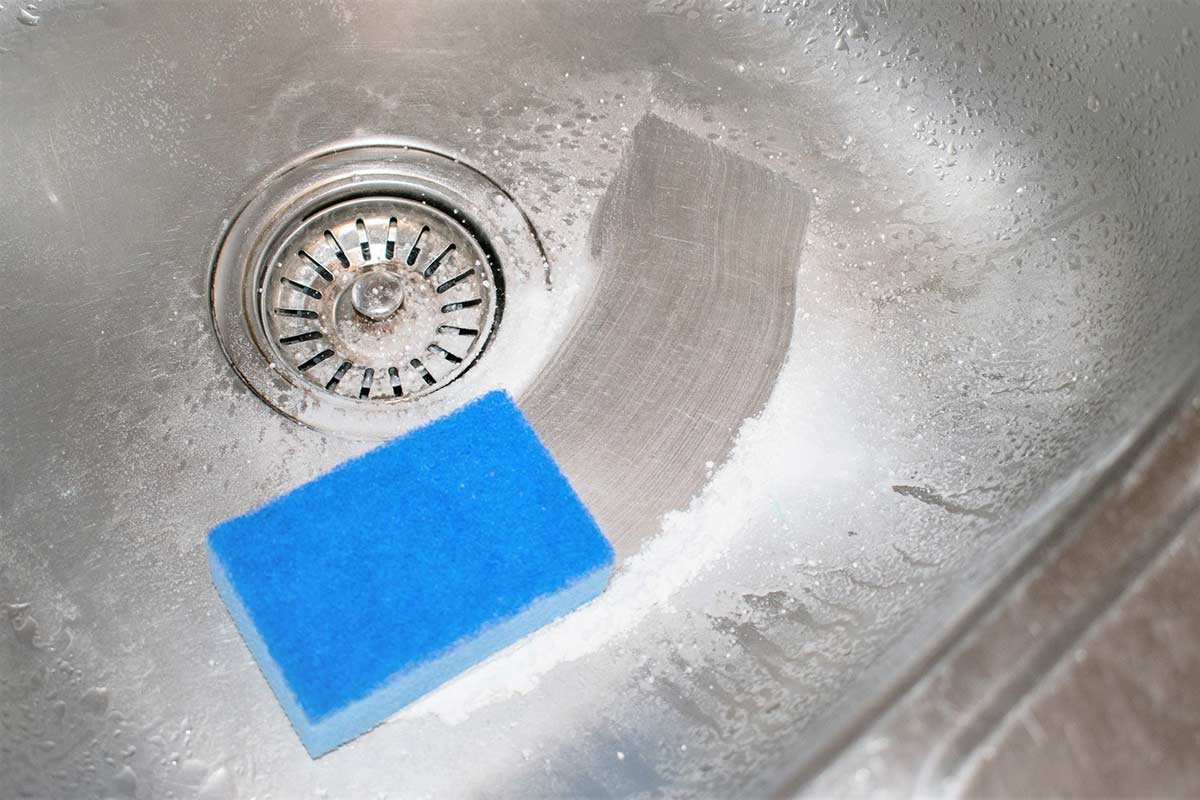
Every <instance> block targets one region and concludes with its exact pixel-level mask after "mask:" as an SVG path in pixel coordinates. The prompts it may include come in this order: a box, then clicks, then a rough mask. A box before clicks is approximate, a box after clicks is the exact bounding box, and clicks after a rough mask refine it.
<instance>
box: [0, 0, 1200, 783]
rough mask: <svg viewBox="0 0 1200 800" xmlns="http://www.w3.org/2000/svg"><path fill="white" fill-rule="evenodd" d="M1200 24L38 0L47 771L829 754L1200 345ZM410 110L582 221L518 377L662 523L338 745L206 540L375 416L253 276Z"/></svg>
mask: <svg viewBox="0 0 1200 800" xmlns="http://www.w3.org/2000/svg"><path fill="white" fill-rule="evenodd" d="M1197 30H1200V19H1197V12H1196V9H1195V8H1194V7H1190V6H1179V5H1166V4H1158V3H1145V4H1127V3H1107V2H1098V3H1079V4H1065V5H1061V6H1060V5H1055V6H1053V7H1050V6H1048V5H1047V4H1045V3H1042V2H1005V3H988V4H980V5H975V4H961V3H955V2H940V1H937V0H924V1H923V2H916V3H905V4H897V3H888V2H876V1H875V0H861V1H858V0H854V1H851V0H812V2H808V3H774V2H768V3H756V4H748V3H740V2H736V1H735V2H725V1H724V0H722V2H715V3H706V2H700V1H697V2H685V3H675V2H602V3H586V4H584V3H580V4H562V3H550V2H545V3H543V2H533V3H512V4H508V3H500V4H491V3H478V2H474V0H439V1H438V2H432V1H431V0H430V1H429V2H411V3H392V2H371V1H370V0H363V2H341V1H339V0H315V1H314V2H301V3H296V4H287V5H286V6H283V5H276V4H245V3H234V2H224V1H223V0H222V2H215V3H203V4H192V5H189V6H188V7H187V9H186V12H185V11H184V9H183V7H181V6H179V5H177V4H173V3H154V2H136V0H122V1H121V2H112V3H92V2H55V0H44V1H43V2H40V3H37V4H36V11H31V10H29V9H28V8H27V7H26V4H20V7H18V5H17V4H5V8H3V9H0V278H2V279H3V292H2V293H0V368H2V369H0V410H2V414H0V454H2V457H0V759H2V760H3V763H4V768H3V769H0V796H4V797H8V796H20V795H21V793H24V794H27V795H31V796H35V797H36V796H47V795H59V796H62V795H65V796H79V795H84V796H89V795H112V796H117V797H196V796H201V797H204V798H206V800H213V799H214V798H228V797H237V796H244V797H251V796H256V797H288V798H290V797H304V796H312V795H316V796H322V795H324V796H328V797H374V796H383V797H411V796H422V795H434V796H446V795H454V796H481V797H490V796H513V795H518V796H523V797H538V796H547V797H561V796H568V795H589V796H624V795H631V794H639V793H640V794H654V793H662V794H670V795H675V796H678V795H710V796H711V795H741V796H747V795H759V794H766V793H769V792H770V791H772V790H773V789H774V788H775V787H777V786H779V785H781V782H784V783H785V784H786V781H787V779H788V778H789V777H790V776H791V774H792V771H793V770H794V769H795V768H796V767H797V765H798V764H799V763H800V762H801V755H800V754H803V753H812V752H815V751H818V750H820V749H821V747H822V746H824V745H827V744H830V743H833V742H836V741H839V740H838V738H837V737H838V735H839V734H840V733H841V732H843V731H845V730H847V728H845V727H844V725H843V723H844V722H845V721H846V720H848V719H857V718H858V715H859V712H860V711H861V709H863V708H864V707H866V706H870V705H871V704H873V703H876V704H877V703H878V702H879V701H880V700H881V698H889V697H892V696H893V692H894V690H895V688H896V683H895V682H896V680H897V676H898V675H900V674H902V673H903V670H904V668H905V667H906V666H907V665H910V664H912V663H914V658H915V656H916V655H917V654H919V653H923V652H926V650H927V648H928V646H929V645H930V644H931V643H938V642H941V641H942V639H943V637H945V636H946V632H947V630H949V629H950V628H951V627H952V622H953V621H954V620H955V619H957V618H958V617H959V615H960V614H961V613H962V611H963V610H964V609H966V608H968V607H970V604H971V603H972V601H974V600H975V599H977V595H978V592H980V591H982V589H983V587H985V586H988V585H989V580H990V579H992V578H993V577H995V576H996V575H998V574H1002V572H1003V569H1004V567H1005V566H1007V565H1011V564H1012V563H1013V562H1014V561H1015V560H1016V557H1017V555H1018V554H1021V553H1027V552H1030V551H1031V550H1035V549H1036V545H1037V543H1038V541H1040V537H1043V536H1045V535H1047V530H1048V527H1047V526H1046V525H1039V524H1035V523H1037V522H1038V521H1039V520H1042V519H1043V517H1044V516H1045V514H1046V513H1047V510H1048V509H1054V508H1058V507H1059V506H1060V504H1061V501H1062V499H1063V497H1068V496H1075V494H1077V493H1079V492H1081V491H1082V489H1081V487H1086V486H1087V485H1089V482H1090V481H1093V480H1094V479H1095V478H1096V477H1097V475H1098V474H1099V468H1098V467H1097V465H1098V464H1100V463H1102V462H1103V459H1104V457H1106V456H1108V455H1109V454H1111V453H1112V452H1114V449H1115V448H1117V447H1118V446H1120V445H1121V444H1122V443H1127V441H1128V439H1129V437H1130V435H1131V431H1134V430H1137V429H1139V426H1141V425H1143V424H1144V423H1145V422H1146V420H1147V418H1148V416H1149V415H1150V414H1151V413H1152V412H1153V410H1154V409H1155V408H1157V407H1158V404H1159V401H1160V400H1161V398H1162V397H1163V396H1164V394H1165V393H1166V392H1167V391H1168V390H1169V389H1171V388H1172V387H1174V386H1175V385H1176V384H1177V383H1178V381H1179V380H1180V379H1181V376H1184V375H1186V374H1188V373H1189V372H1190V371H1191V370H1192V369H1194V368H1195V367H1196V365H1197V361H1198V359H1200V351H1197V349H1196V347H1195V341H1196V335H1195V332H1196V330H1197V322H1198V321H1200V270H1197V262H1196V255H1195V254H1196V253H1197V252H1200V230H1198V229H1197V228H1196V226H1195V224H1194V222H1195V220H1196V219H1197V218H1198V216H1200V199H1198V198H1200V158H1198V157H1197V153H1196V148H1197V140H1196V135H1195V131H1196V130H1197V129H1200V91H1198V87H1197V76H1198V75H1200V45H1198V44H1197V43H1196V41H1195V37H1196V33H1195V32H1196V31H1197ZM394 137H402V138H405V139H411V140H414V141H421V142H427V143H436V144H437V145H438V147H439V149H441V150H444V151H445V152H449V153H454V154H457V155H459V156H461V157H462V159H463V161H464V163H466V164H469V165H471V166H472V167H474V168H477V169H479V170H481V171H482V172H483V173H485V174H486V175H488V176H489V177H490V178H492V179H494V180H495V181H496V183H497V184H498V185H499V186H501V187H503V189H504V190H505V191H506V192H508V193H509V194H508V195H504V194H501V195H500V199H499V200H498V201H496V202H497V203H499V204H500V206H504V207H508V206H507V205H506V204H509V203H511V204H512V206H513V207H519V209H520V210H521V211H523V212H524V213H525V214H527V215H528V221H529V223H531V224H532V227H533V229H535V230H536V231H537V234H538V236H539V237H540V244H541V245H542V247H543V248H544V252H545V255H546V261H547V262H548V263H542V262H541V261H540V257H539V258H529V259H520V261H521V262H522V263H520V264H517V265H515V268H516V269H517V270H518V273H519V274H523V275H525V276H526V278H528V282H527V283H526V284H525V285H527V286H531V287H532V286H536V287H538V288H537V291H536V293H533V292H531V293H530V295H529V296H528V300H529V302H523V303H522V305H521V306H520V307H521V309H522V311H521V314H519V315H517V314H513V315H507V309H506V316H505V319H504V322H503V327H502V331H503V337H502V338H503V339H504V341H503V342H500V341H499V339H498V340H497V346H498V347H499V346H500V345H501V344H503V347H504V351H503V352H501V351H499V350H497V351H495V352H491V351H489V353H488V354H487V357H486V358H485V359H481V360H480V361H479V362H478V363H477V366H476V367H474V368H473V369H472V373H471V376H472V377H473V379H474V378H475V377H480V378H481V382H480V383H479V388H482V387H483V386H484V385H485V384H486V385H504V386H506V387H508V388H509V389H510V390H511V391H512V392H513V393H514V395H515V396H516V397H517V398H518V401H519V402H520V403H521V404H522V406H523V408H525V410H526V411H527V412H528V413H529V415H530V417H531V418H532V419H533V420H534V423H535V425H537V427H538V429H539V431H540V432H541V433H542V435H543V436H544V437H545V439H546V441H547V444H548V445H549V446H550V448H551V449H552V450H553V452H554V455H555V457H556V459H558V460H559V461H560V462H561V463H562V465H563V468H564V470H565V471H566V473H567V474H568V476H569V477H570V478H571V479H572V480H573V481H575V482H576V484H577V486H578V487H579V490H580V493H581V494H582V495H583V496H584V498H585V500H586V501H587V502H588V503H589V504H590V505H591V506H592V507H593V508H594V509H595V510H596V513H597V516H598V517H599V518H600V521H601V524H602V526H603V527H604V528H605V529H606V530H609V531H610V532H611V533H610V535H612V536H613V537H614V538H615V539H616V544H617V547H618V549H619V551H620V553H621V556H622V566H621V570H620V571H619V572H618V574H617V575H616V576H615V578H614V580H613V583H612V585H611V586H610V588H609V590H608V591H607V592H606V593H605V595H603V596H602V597H601V598H599V599H598V600H597V601H596V602H595V603H594V604H592V605H591V606H589V607H588V608H585V609H583V610H581V611H580V612H579V613H578V614H577V615H573V616H572V617H571V618H570V619H568V620H564V621H563V622H562V623H561V624H559V625H556V626H554V627H553V628H551V629H549V630H546V631H542V632H540V633H539V634H538V635H537V636H535V637H533V638H532V639H531V640H530V641H528V642H526V643H524V644H523V645H521V646H519V647H516V648H514V649H513V650H512V651H510V652H507V653H505V654H502V655H501V657H499V658H497V659H496V660H494V661H492V662H489V663H488V664H485V665H482V666H481V667H480V668H479V669H478V670H476V671H473V672H472V673H471V674H468V675H466V676H463V678H462V679H460V680H458V681H456V682H455V683H454V684H452V685H450V686H447V687H445V689H443V690H441V691H439V692H435V693H434V694H433V695H431V696H430V697H429V698H427V699H426V700H424V701H422V702H421V703H419V704H418V706H416V707H414V708H412V709H409V710H408V711H405V712H403V713H401V714H399V715H397V716H396V717H395V718H393V719H392V720H390V721H389V722H388V723H387V724H385V725H383V726H382V727H380V728H378V729H377V730H375V731H374V732H372V733H371V734H370V735H369V736H364V737H362V738H361V739H359V740H356V741H355V742H353V743H351V744H350V745H348V746H346V747H344V748H341V749H339V750H338V751H335V752H334V753H331V754H330V755H328V756H326V757H325V758H322V759H320V760H317V761H312V760H310V759H309V758H308V757H307V756H306V755H305V754H304V752H303V749H302V748H301V747H300V745H299V743H298V742H297V741H296V739H295V736H294V734H293V733H292V731H291V730H290V728H289V727H288V725H287V721H286V719H285V717H284V715H283V714H282V713H281V711H280V710H279V708H278V705H277V704H276V703H275V701H274V698H273V697H272V695H271V693H270V691H269V689H268V688H267V686H266V684H265V682H264V681H263V680H262V678H261V676H260V674H259V673H258V670H257V668H256V667H255V665H254V663H253V661H252V660H251V658H250V656H249V654H248V652H247V651H246V648H245V646H244V645H243V643H242V642H241V640H240V639H239V638H238V636H237V634H236V631H235V630H234V628H233V625H232V623H231V621H230V620H229V618H228V615H227V614H226V613H225V611H224V609H223V607H222V606H221V604H220V602H219V600H218V599H217V598H216V595H215V592H214V591H213V589H212V586H211V583H210V581H209V575H208V568H207V565H206V564H205V560H204V551H203V541H204V534H205V532H206V531H207V530H208V529H209V528H210V527H211V526H213V525H214V524H216V523H218V522H220V521H222V520H224V519H227V518H229V517H232V516H234V515H236V514H239V513H242V512H244V511H246V510H248V509H250V508H252V507H254V506H256V505H258V504H260V503H262V502H263V501H265V500H266V499H268V498H270V497H272V496H274V495H276V494H278V493H280V492H283V491H286V490H288V489H290V488H293V487H295V486H296V485H298V484H300V483H302V482H304V481H306V480H308V479H310V478H312V477H314V476H316V475H319V474H321V473H323V472H325V471H327V470H328V469H330V468H332V467H333V466H334V465H336V464H337V463H339V462H341V461H343V460H345V459H346V458H348V457H351V456H353V455H355V454H357V453H360V452H362V451H363V450H364V449H365V448H366V447H368V446H369V445H368V443H366V442H364V441H361V440H356V439H351V438H345V437H342V436H338V435H332V434H329V433H322V432H320V431H317V430H314V429H311V428H306V427H303V426H300V425H297V424H296V423H294V422H292V421H291V420H289V419H287V418H285V417H284V416H282V415H280V414H278V413H276V412H274V411H272V410H271V409H270V408H268V407H267V406H266V405H265V404H264V403H263V402H262V401H261V400H260V398H259V397H258V396H257V395H256V394H255V393H254V392H252V391H250V390H249V389H248V388H247V387H246V385H245V384H244V383H243V382H242V380H241V379H240V378H239V377H238V375H237V373H235V372H234V371H233V369H232V368H231V367H230V365H229V362H228V360H227V359H226V357H225V354H224V353H223V352H222V350H221V347H220V346H219V344H218V342H217V339H216V337H215V336H214V332H213V327H212V320H211V318H210V314H209V286H210V283H209V278H210V276H209V270H210V267H211V264H212V259H213V255H214V253H215V251H216V248H217V245H218V243H219V241H220V238H221V235H222V233H223V231H225V230H227V228H228V226H229V224H230V221H231V219H232V217H233V215H234V214H235V213H236V212H237V210H238V209H239V208H241V207H242V206H243V204H244V203H245V198H246V195H247V193H248V192H251V191H252V190H253V189H254V187H255V186H256V185H258V184H259V182H260V181H262V180H263V179H264V178H265V177H266V176H268V175H270V174H272V173H273V172H274V171H275V170H278V169H280V168H281V167H282V166H283V165H286V164H288V163H290V162H291V161H292V160H293V159H295V158H297V157H298V156H300V155H301V154H304V153H309V152H311V151H313V150H316V149H320V148H326V147H328V146H330V145H331V144H332V143H336V142H345V141H360V140H364V139H371V140H377V139H391V138H394ZM518 216H519V215H518ZM517 221H518V222H521V224H524V222H523V221H521V220H517ZM505 227H506V226H505V225H500V226H497V227H496V228H492V227H489V231H488V232H489V235H493V236H502V235H503V234H504V232H505V231H504V230H503V228H505ZM517 227H519V226H517ZM514 229H515V228H514ZM522 270H523V271H522ZM505 276H506V278H507V277H508V272H507V267H506V273H505ZM547 277H548V278H549V284H548V285H549V287H551V288H549V289H547V288H546V287H547V281H546V278H547ZM512 308H514V309H515V308H517V304H516V303H515V302H514V303H513V304H512ZM484 377H486V379H484ZM465 385H467V384H466V383H465V382H464V381H461V380H460V381H456V382H454V383H453V384H451V385H450V386H448V387H447V388H446V389H444V390H441V391H439V392H437V393H436V394H435V395H432V396H431V398H430V400H431V401H433V400H435V399H436V398H439V397H442V396H445V397H449V398H453V397H458V395H456V394H455V392H456V389H457V388H458V387H462V386H465ZM463 391H464V392H465V391H466V390H465V389H464V390H463ZM459 399H461V397H459ZM348 401H353V398H348ZM438 402H442V401H440V400H438ZM446 402H452V400H447V401H446ZM377 405H379V406H383V405H385V404H384V403H379V404H377ZM419 421H420V420H419V419H418V418H417V417H416V416H414V417H411V418H408V417H406V418H405V419H404V420H402V421H399V422H397V423H396V424H397V428H396V429H397V430H401V429H404V428H405V427H411V425H414V424H417V423H418V422H419ZM710 462H711V463H710ZM968 751H969V752H974V751H972V750H971V749H970V748H967V749H966V750H965V751H964V752H968ZM848 752H850V751H848ZM997 763H999V762H997ZM910 766H911V765H910ZM856 774H857V773H856ZM872 774H873V773H869V774H868V778H870V777H871V775H872ZM878 775H879V778H878V780H880V781H886V778H885V777H884V776H886V772H885V771H880V772H879V773H878ZM978 775H979V778H978V780H979V781H980V782H979V784H978V785H979V786H980V787H983V786H985V785H986V786H991V785H994V784H991V783H987V782H986V780H985V778H986V775H985V774H984V773H983V772H980V773H978ZM786 785H794V784H786ZM879 785H886V783H881V784H876V786H879ZM869 790H870V787H868V791H869Z"/></svg>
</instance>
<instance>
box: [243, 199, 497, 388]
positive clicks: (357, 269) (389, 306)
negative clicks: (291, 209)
mask: <svg viewBox="0 0 1200 800" xmlns="http://www.w3.org/2000/svg"><path fill="white" fill-rule="evenodd" d="M494 262H495V260H494V258H493V257H492V256H491V255H489V253H488V251H487V247H486V245H485V244H484V243H482V242H481V241H479V240H478V239H476V238H475V236H473V235H472V234H471V232H470V231H468V230H467V229H466V228H465V227H464V226H463V225H462V224H461V223H459V222H458V221H457V220H456V219H454V217H452V216H451V215H450V214H446V213H443V212H441V211H438V210H437V209H435V208H433V207H432V206H430V205H428V204H427V203H420V202H415V201H411V200H405V199H402V198H398V197H369V198H362V199H354V200H349V201H346V202H342V203H338V204H337V205H334V206H333V207H331V208H328V209H325V210H323V211H321V212H319V213H317V214H314V215H312V216H310V217H309V218H308V219H307V220H304V221H303V222H299V223H298V224H297V226H296V228H295V230H294V231H293V232H292V233H290V234H289V235H287V236H285V237H284V239H283V241H282V243H281V244H280V246H279V248H278V251H277V252H276V253H275V254H274V255H273V256H272V257H271V258H270V259H268V264H269V265H270V266H268V268H267V269H266V270H265V271H264V272H263V275H262V285H261V286H259V294H260V303H261V307H260V308H259V309H258V313H259V315H260V317H261V319H262V321H263V324H264V328H265V335H266V339H267V341H268V342H269V343H270V345H271V348H272V350H273V351H274V355H275V359H276V360H275V363H276V365H277V366H280V365H284V366H285V368H286V369H288V370H292V371H294V372H295V373H296V375H297V377H298V378H299V379H300V380H303V381H305V382H306V383H308V384H309V385H310V386H311V387H312V388H314V389H319V390H324V391H326V392H332V393H336V394H339V395H343V396H346V397H350V398H355V399H359V400H372V401H377V402H378V401H399V400H403V399H410V400H411V399H415V398H418V397H421V396H423V395H426V394H429V393H431V392H434V391H437V390H438V389H440V388H441V387H443V386H445V385H447V384H449V383H450V382H452V381H454V380H455V379H457V378H458V377H459V376H461V375H462V374H463V373H465V372H466V371H467V370H468V369H470V367H471V365H472V364H474V363H475V360H476V359H477V358H478V357H479V355H480V352H481V351H482V350H483V347H484V345H485V344H486V343H487V340H488V337H489V335H490V333H491V331H492V329H493V326H494V325H495V323H496V320H497V317H498V311H499V300H500V298H501V292H502V290H503V280H502V278H501V277H500V271H499V269H498V267H497V265H496V264H495V263H494Z"/></svg>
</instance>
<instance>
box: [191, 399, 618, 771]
mask: <svg viewBox="0 0 1200 800" xmlns="http://www.w3.org/2000/svg"><path fill="white" fill-rule="evenodd" d="M208 548H209V564H210V566H211V567H212V574H213V581H214V583H215V584H216V587H217V591H218V592H219V593H220V595H221V598H222V599H223V600H224V601H225V605H226V606H227V607H228V608H229V611H230V614H231V615H232V616H233V620H234V622H235V623H236V624H237V627H238V629H239V630H240V631H241V634H242V637H243V638H244V639H245V640H246V643H247V645H249V647H250V651H251V652H252V653H253V654H254V657H255V659H257V661H258V665H259V667H260V668H261V669H262V671H263V674H264V675H265V676H266V678H267V682H268V683H269V684H270V685H271V688H272V689H273V690H274V691H275V696H276V697H277V698H278V699H279V702H280V703H281V704H282V705H283V708H284V710H285V711H286V712H287V715H288V717H289V718H290V719H291V721H292V725H293V726H294V727H295V728H296V731H297V733H299V734H300V738H301V740H302V741H303V742H304V746H305V747H306V748H307V749H308V752H309V754H310V755H312V756H313V757H316V756H319V755H321V754H323V753H326V752H328V751H330V750H332V749H333V748H335V747H337V746H338V745H340V744H342V743H344V742H346V741H348V740H349V739H352V738H354V737H355V736H358V735H359V734H361V733H363V732H365V731H367V730H369V729H371V728H373V727H374V726H375V725H378V724H379V723H380V722H382V721H383V720H384V719H385V718H386V717H387V716H388V715H389V714H391V713H392V712H394V711H396V710H397V709H399V708H401V707H402V706H404V705H406V704H408V703H410V702H411V701H413V700H415V699H416V698H418V697H420V696H421V695H423V694H425V693H426V692H428V691H430V690H431V689H433V688H435V687H437V686H438V685H439V684H441V683H443V682H444V681H447V680H449V679H450V678H452V677H454V676H455V675H456V674H458V673H459V672H462V671H463V670H465V669H467V668H468V667H470V666H471V665H473V664H476V663H478V662H479V661H482V660H483V659H484V658H486V657H487V656H489V655H490V654H492V653H494V652H496V651H497V650H500V649H501V648H503V647H505V646H506V645H508V644H510V643H512V642H514V641H516V640H517V639H519V638H521V637H522V636H524V635H525V634H527V633H529V632H531V631H533V630H536V629H537V628H539V627H541V626H542V625H545V624H546V623H548V622H550V621H552V620H554V619H555V618H557V617H559V616H561V615H563V614H565V613H567V612H569V611H571V610H572V609H574V608H576V607H578V606H580V605H582V604H583V603H586V602H587V601H588V600H590V599H592V598H593V597H595V596H596V595H597V594H599V593H600V592H601V591H603V589H604V587H605V585H606V584H607V582H608V577H609V574H610V573H611V571H612V564H613V553H612V548H611V547H610V546H609V543H608V541H607V540H606V539H605V538H604V537H603V536H602V535H601V534H600V531H599V530H597V528H596V525H595V523H594V522H592V519H591V517H590V516H589V515H588V513H587V510H586V509H585V508H584V507H583V505H582V504H580V502H579V499H578V498H577V497H576V496H575V494H574V492H572V491H571V487H570V485H568V483H567V481H566V479H565V478H563V476H562V474H561V473H560V472H559V471H558V468H557V467H556V466H555V464H554V461H553V460H552V459H551V458H550V456H549V454H548V453H547V452H546V450H545V448H544V447H542V444H541V443H540V442H539V441H538V439H537V436H536V434H534V432H533V430H532V429H531V428H530V427H529V424H528V423H527V422H526V421H525V418H524V417H523V416H522V415H521V412H520V411H519V410H518V409H517V407H516V406H515V405H513V403H512V401H511V400H510V399H509V398H508V396H507V395H506V394H504V393H502V392H493V393H491V394H488V395H486V396H484V397H483V398H481V399H479V400H476V401H475V402H473V403H471V404H470V405H468V406H466V407H464V408H463V409H461V410H459V411H457V412H456V413H454V414H451V415H450V416H448V417H445V418H443V419H441V420H439V421H437V422H434V423H433V424H431V425H428V426H427V427H425V428H422V429H420V430H418V431H415V432H413V433H411V434H409V435H408V436H405V437H403V438H401V439H397V440H396V441H394V442H391V443H389V444H386V445H384V446H383V447H380V448H378V449H377V450H374V451H372V452H370V453H368V454H366V455H365V456H363V457H361V458H359V459H356V460H354V461H350V462H348V463H346V464H343V465H342V466H340V467H338V468H337V469H335V470H334V471H333V472H330V473H329V474H327V475H324V476H322V477H320V478H318V479H316V480H314V481H312V482H311V483H308V484H306V485H304V486H301V487H300V488H298V489H296V490H295V491H293V492H291V493H290V494H287V495H285V496H283V497H280V498H278V499H277V500H274V501H273V502H271V503H270V504H268V505H266V506H265V507H263V508H261V509H259V510H257V511H254V512H252V513H250V514H247V515H245V516H243V517H238V518H237V519H234V520H230V521H229V522H225V523H223V524H221V525H219V526H217V527H216V528H214V529H213V531H212V532H211V533H210V534H209V537H208Z"/></svg>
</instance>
